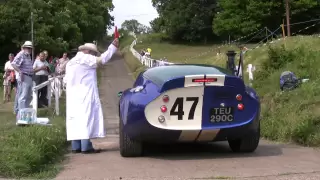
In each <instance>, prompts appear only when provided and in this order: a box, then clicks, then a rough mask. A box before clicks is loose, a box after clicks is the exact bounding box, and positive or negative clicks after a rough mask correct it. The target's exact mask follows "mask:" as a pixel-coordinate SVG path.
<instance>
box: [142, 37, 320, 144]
mask: <svg viewBox="0 0 320 180" xmlns="http://www.w3.org/2000/svg"><path fill="white" fill-rule="evenodd" d="M140 40H141V41H142V42H140V43H139V44H138V45H137V46H136V50H139V49H141V48H147V47H151V48H152V56H153V57H154V58H160V57H164V56H165V57H167V58H168V60H169V61H171V62H180V63H181V62H182V63H183V62H184V61H185V60H184V59H186V58H187V57H190V56H191V57H193V56H196V55H197V54H201V53H202V52H206V51H209V50H210V49H212V47H216V46H217V45H211V47H209V46H188V45H175V44H169V43H166V42H159V41H158V40H157V39H156V40H154V37H153V38H148V37H145V36H144V37H141V39H139V41H140ZM249 47H250V45H249ZM213 49H214V48H213ZM227 50H237V48H236V47H231V46H229V47H224V49H222V50H221V51H220V52H221V53H222V55H221V56H217V55H216V54H217V51H216V50H214V51H212V52H209V53H207V54H205V55H202V56H199V57H198V58H195V59H193V60H189V61H187V63H199V64H214V65H218V66H222V67H224V66H225V61H226V55H225V54H224V53H225V52H226V51H227ZM319 57H320V38H319V37H312V36H296V37H291V38H288V39H286V40H285V41H283V40H281V41H277V42H276V43H273V44H271V45H270V46H263V47H260V48H257V49H254V50H252V51H248V52H247V53H246V54H245V55H244V58H245V61H244V64H245V65H247V64H249V63H252V64H254V65H255V66H256V69H257V70H256V71H255V72H254V77H255V80H254V82H253V84H254V88H255V89H256V90H257V92H258V94H259V96H260V97H261V105H262V110H261V120H262V121H261V123H262V126H261V127H262V135H263V137H265V138H267V139H270V140H275V141H281V142H294V143H298V144H301V145H305V146H320V131H319V129H320V93H319V92H320V77H319V74H320V61H319ZM286 70H289V71H292V72H294V73H295V74H296V75H297V76H298V77H302V78H309V79H310V81H309V82H307V83H304V84H302V85H301V87H299V88H297V89H296V90H293V91H291V92H281V91H280V85H279V77H280V74H281V73H282V72H283V71H286ZM245 77H246V78H247V74H246V75H245Z"/></svg>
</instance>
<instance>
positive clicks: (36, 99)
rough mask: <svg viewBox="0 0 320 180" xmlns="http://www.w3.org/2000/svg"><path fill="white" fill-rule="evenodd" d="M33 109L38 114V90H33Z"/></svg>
mask: <svg viewBox="0 0 320 180" xmlns="http://www.w3.org/2000/svg"><path fill="white" fill-rule="evenodd" d="M32 108H33V109H34V110H35V112H36V114H37V110H38V90H37V89H34V90H32Z"/></svg>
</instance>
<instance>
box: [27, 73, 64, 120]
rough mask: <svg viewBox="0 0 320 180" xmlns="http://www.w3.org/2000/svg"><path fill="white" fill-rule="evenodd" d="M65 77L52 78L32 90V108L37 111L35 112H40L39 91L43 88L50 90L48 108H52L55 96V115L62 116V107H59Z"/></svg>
mask: <svg viewBox="0 0 320 180" xmlns="http://www.w3.org/2000/svg"><path fill="white" fill-rule="evenodd" d="M63 77H64V75H60V76H53V77H50V78H49V79H48V81H46V82H43V83H41V84H39V85H37V86H34V87H33V88H32V103H31V104H32V108H33V109H34V110H35V112H36V113H37V110H38V91H39V90H40V89H41V88H46V87H47V88H48V96H47V97H48V106H49V107H51V105H52V102H51V98H52V96H53V95H54V98H55V108H54V110H55V113H56V115H59V114H60V107H59V98H60V97H61V93H62V91H63V88H62V79H63Z"/></svg>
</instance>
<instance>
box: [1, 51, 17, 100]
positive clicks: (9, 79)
mask: <svg viewBox="0 0 320 180" xmlns="http://www.w3.org/2000/svg"><path fill="white" fill-rule="evenodd" d="M13 58H14V55H13V54H12V53H10V54H9V61H7V62H6V64H5V65H4V74H3V87H4V88H3V102H4V103H5V102H9V101H10V99H11V90H12V87H15V84H14V80H15V77H14V76H12V73H14V69H13V67H12V66H11V62H12V60H13Z"/></svg>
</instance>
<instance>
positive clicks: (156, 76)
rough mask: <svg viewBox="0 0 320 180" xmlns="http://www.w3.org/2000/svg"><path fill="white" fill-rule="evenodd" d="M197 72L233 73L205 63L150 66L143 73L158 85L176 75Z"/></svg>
mask: <svg viewBox="0 0 320 180" xmlns="http://www.w3.org/2000/svg"><path fill="white" fill-rule="evenodd" d="M197 74H219V75H231V76H232V73H231V72H230V71H228V70H226V69H223V68H220V67H216V66H205V65H170V66H161V67H155V68H150V69H148V70H146V71H145V72H144V73H143V76H144V77H145V78H147V79H149V80H151V81H152V82H153V83H155V84H156V85H158V86H162V85H163V83H165V82H166V81H168V80H170V79H174V78H176V77H184V76H188V75H197Z"/></svg>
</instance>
